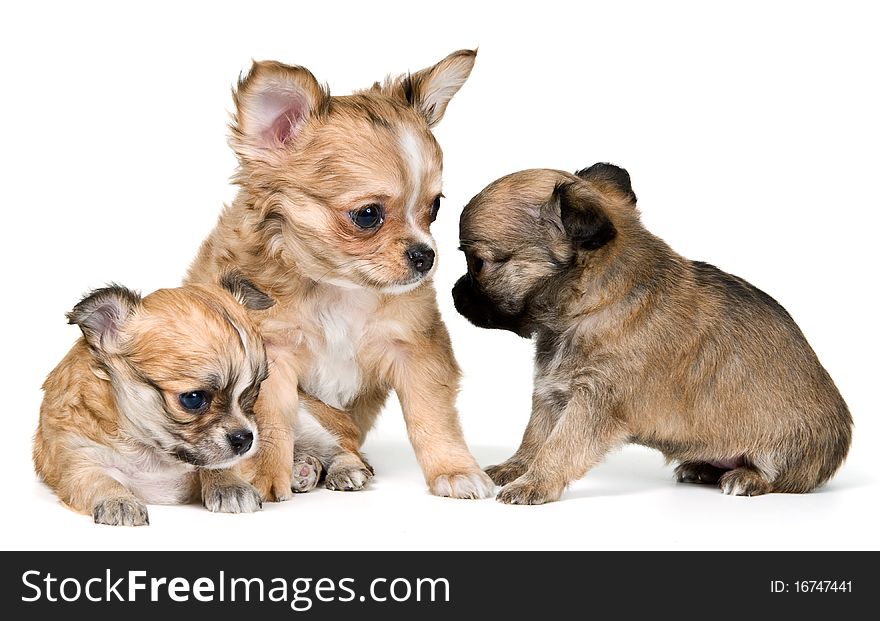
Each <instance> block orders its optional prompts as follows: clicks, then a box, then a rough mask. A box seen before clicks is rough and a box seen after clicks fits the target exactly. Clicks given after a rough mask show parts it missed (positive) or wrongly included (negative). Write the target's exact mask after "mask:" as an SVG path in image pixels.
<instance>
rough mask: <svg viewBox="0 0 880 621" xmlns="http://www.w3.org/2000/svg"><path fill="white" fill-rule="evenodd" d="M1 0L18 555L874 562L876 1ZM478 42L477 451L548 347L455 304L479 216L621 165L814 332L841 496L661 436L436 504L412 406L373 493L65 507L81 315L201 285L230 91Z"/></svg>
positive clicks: (8, 488)
mask: <svg viewBox="0 0 880 621" xmlns="http://www.w3.org/2000/svg"><path fill="white" fill-rule="evenodd" d="M487 4H488V3H482V2H473V1H471V2H464V3H459V2H450V1H446V2H442V3H432V4H430V5H429V4H422V3H412V2H410V3H400V4H399V5H390V4H384V3H379V2H359V3H351V4H346V3H341V2H333V3H327V2H312V3H300V2H278V3H264V2H246V3H242V2H234V3H224V2H212V3H205V4H204V5H203V6H198V7H196V6H190V5H189V3H181V2H173V3H161V2H151V3H149V5H146V4H145V5H143V6H142V7H141V8H134V7H133V6H130V5H129V3H122V4H120V3H107V4H106V5H88V6H86V5H84V4H83V3H64V4H61V3H59V4H45V3H41V2H28V3H24V2H20V3H5V4H4V5H3V8H2V9H0V11H2V15H0V49H2V59H3V61H2V62H3V76H2V82H0V95H2V96H0V111H2V122H3V127H2V134H0V135H2V143H0V145H2V146H0V158H2V162H0V164H2V165H0V176H2V179H0V181H2V184H0V191H2V194H0V200H2V222H3V224H2V244H0V252H2V262H3V266H4V267H3V283H2V296H3V298H2V305H0V313H2V326H3V330H4V332H3V348H2V362H0V364H2V375H0V377H2V382H3V385H2V394H3V396H4V398H5V399H6V404H5V406H4V408H3V409H4V412H3V414H4V422H5V424H6V429H4V433H3V437H4V442H3V447H2V448H3V450H2V453H0V459H2V466H3V470H2V471H3V473H4V475H5V481H4V488H3V498H4V501H3V506H2V511H0V516H2V521H3V530H2V533H3V540H2V544H3V547H6V548H49V549H52V548H107V549H119V548H132V549H141V548H143V549H181V548H183V549H205V548H217V549H228V548H239V547H241V548H244V549H262V548H268V549H307V548H341V549H360V548H366V549H376V548H391V549H423V548H426V549H427V548H430V549H435V548H436V549H483V548H490V549H496V548H500V549H504V548H516V549H521V548H537V549H541V548H563V549H581V548H588V549H591V548H593V549H606V548H607V549H618V548H635V549H641V548H649V549H650V548H659V549H827V548H830V549H836V548H856V549H877V548H878V541H880V539H878V530H877V528H876V525H877V519H878V510H877V509H878V500H877V499H878V481H877V476H876V475H875V471H876V467H877V460H876V454H877V452H878V449H880V443H878V421H877V399H876V394H877V382H878V379H877V371H878V368H877V355H876V352H877V349H878V346H880V343H878V338H877V328H876V321H877V293H876V289H877V275H876V268H877V265H878V261H877V259H878V251H877V226H878V223H880V219H878V215H877V214H878V210H880V204H878V199H877V183H876V180H877V175H878V164H880V156H878V145H880V126H878V125H880V122H878V118H880V115H878V110H880V97H878V73H877V71H878V64H877V61H878V58H880V45H878V37H877V32H878V26H880V23H878V19H877V14H876V13H875V12H874V9H873V8H872V7H871V5H870V4H869V3H863V4H856V3H852V4H851V3H847V2H835V3H833V5H832V4H827V5H825V6H820V5H814V4H812V3H807V2H792V3H768V2H738V3H735V4H728V5H726V7H723V8H722V7H721V6H718V5H715V4H714V3H704V2H693V3H616V2H615V3H611V2H607V1H603V2H599V3H586V2H578V3H574V2H564V3H555V2H550V1H548V0H542V1H540V2H532V3H528V4H523V5H517V4H515V3H511V2H505V3H498V4H497V5H488V6H487ZM477 45H479V56H478V59H477V63H476V67H475V69H474V72H473V74H472V75H471V78H470V80H469V81H468V82H467V84H465V86H464V87H463V89H462V90H461V92H460V93H459V94H458V95H457V96H456V97H455V99H454V100H453V102H452V103H451V105H450V107H449V109H448V113H447V115H446V118H445V119H444V120H443V121H442V123H441V124H440V126H439V127H438V129H437V131H436V135H437V137H438V140H439V141H440V144H441V146H442V147H443V149H444V152H445V177H444V193H445V194H446V196H447V199H446V201H445V204H444V206H443V208H442V210H441V212H440V217H439V219H438V221H437V223H436V224H435V229H434V231H435V234H436V237H437V239H438V244H439V248H440V254H441V262H440V267H439V272H438V273H437V277H436V283H437V290H438V295H439V301H440V306H441V308H442V310H443V314H444V318H445V319H446V321H447V324H448V326H449V329H450V331H451V334H452V340H453V343H454V346H455V350H456V354H457V357H458V360H459V362H460V363H461V365H462V367H463V369H464V382H463V385H462V391H461V396H460V398H459V406H460V410H461V418H462V423H463V425H464V428H465V432H466V436H467V439H468V441H469V443H470V445H471V447H472V449H473V451H474V453H475V455H476V456H477V458H478V459H479V460H480V462H481V463H482V464H484V465H489V464H492V463H497V462H498V461H500V460H503V459H504V458H506V457H508V456H509V455H510V454H511V453H512V452H513V450H514V449H515V448H516V446H517V444H518V441H519V438H520V436H521V433H522V430H523V428H524V426H525V423H526V421H527V419H528V415H529V400H530V397H529V395H530V389H531V355H532V348H531V345H530V344H529V343H528V342H527V341H524V340H521V339H518V338H517V337H515V336H513V335H511V334H508V333H501V332H490V331H482V330H478V329H476V328H474V327H472V326H470V325H469V324H468V323H467V322H466V321H465V320H464V319H462V318H461V317H459V316H458V315H457V314H456V313H455V312H454V310H453V307H452V300H451V296H450V294H449V290H450V288H451V286H452V284H453V282H454V281H455V279H456V278H457V276H458V275H459V273H461V272H462V271H463V270H464V261H463V259H462V257H461V256H459V254H458V253H457V252H456V251H455V248H456V246H457V227H458V215H459V211H460V208H461V206H462V205H463V204H464V203H466V202H467V200H468V199H469V198H470V197H471V196H472V195H473V194H475V193H476V192H477V191H479V190H480V189H481V188H482V187H483V186H484V185H486V184H487V183H489V182H490V181H492V180H493V179H495V178H496V177H498V176H500V175H502V174H506V173H509V172H512V171H514V170H518V169H522V168H529V167H554V168H562V169H567V170H574V169H576V168H581V167H584V166H587V165H590V164H592V163H594V162H596V161H611V162H615V163H617V164H620V165H622V166H624V167H626V168H627V169H628V170H629V172H630V173H631V175H632V178H633V185H634V188H635V191H636V193H637V194H638V197H639V205H640V207H641V209H642V212H643V218H644V221H645V223H646V225H647V226H648V227H649V228H650V229H651V230H652V231H654V232H655V233H657V234H658V235H660V236H661V237H663V238H664V239H666V240H667V241H668V242H669V243H670V244H671V245H672V246H673V247H674V248H676V249H677V250H678V251H679V252H681V253H682V254H684V255H685V256H688V257H691V258H696V259H701V260H705V261H709V262H711V263H714V264H716V265H718V266H719V267H721V268H722V269H725V270H727V271H730V272H733V273H735V274H738V275H740V276H742V277H744V278H746V279H747V280H749V281H751V282H752V283H754V284H755V285H757V286H759V287H760V288H762V289H764V290H766V291H767V292H769V293H770V294H771V295H773V296H774V297H776V298H777V299H778V300H779V301H780V302H781V303H782V304H783V305H784V306H785V307H786V308H787V309H788V310H789V311H790V312H791V314H792V315H793V316H794V318H795V320H796V321H798V323H799V324H800V326H801V328H802V329H803V331H804V333H805V334H806V335H807V338H808V339H809V341H810V343H811V344H812V346H813V347H814V349H815V350H816V352H817V353H818V355H819V358H820V359H821V360H822V362H823V363H824V364H825V366H826V368H827V369H828V370H829V372H830V373H831V375H832V377H833V378H834V379H835V381H836V382H837V384H838V386H839V388H840V390H841V392H842V393H843V395H844V397H845V398H846V400H847V402H848V403H849V406H850V408H851V410H852V412H853V416H854V418H855V421H856V429H855V441H854V445H853V449H852V453H851V456H850V458H849V460H848V461H847V463H846V464H845V466H844V467H843V469H842V470H841V471H840V473H839V474H838V476H837V477H836V478H835V479H833V480H832V482H831V483H830V484H828V485H827V486H826V487H824V488H823V489H821V490H820V491H818V492H816V493H813V494H809V495H802V496H794V495H789V496H783V495H770V496H765V497H760V498H751V499H750V498H730V497H726V496H723V495H722V494H721V493H720V492H719V491H718V490H717V489H715V488H712V487H697V486H686V485H677V484H675V483H674V482H673V480H672V470H671V467H669V466H666V465H664V463H663V460H662V458H661V457H660V455H659V454H658V453H655V452H652V451H649V450H647V449H641V448H636V447H629V448H625V449H623V450H621V451H618V452H617V453H615V454H613V455H611V456H609V458H608V459H607V460H606V462H605V463H604V464H603V465H601V466H600V467H598V468H596V469H595V470H594V471H593V472H591V473H589V474H588V475H587V476H586V477H585V478H584V479H582V480H581V481H579V482H577V483H575V484H573V485H572V486H571V488H570V490H569V491H568V492H567V493H566V494H565V496H564V497H563V500H562V501H561V502H557V503H554V504H551V505H547V506H543V507H509V506H503V505H500V504H498V503H496V502H495V501H494V500H485V501H478V502H477V501H455V500H446V499H439V498H433V497H430V496H429V495H427V493H426V491H425V486H424V484H423V482H422V480H421V475H420V472H419V470H418V468H417V465H416V463H415V460H414V458H413V456H412V451H411V449H410V447H409V445H408V444H407V442H406V440H405V435H404V429H403V424H402V420H401V416H400V412H399V408H398V406H397V404H396V403H393V402H392V403H390V404H389V407H388V408H387V410H388V411H387V412H386V413H385V414H384V415H383V417H382V418H381V422H380V424H379V425H378V427H377V428H376V430H375V431H374V432H373V433H372V434H371V435H370V437H369V439H368V441H367V445H366V449H365V450H366V453H367V454H368V456H369V458H370V460H371V461H372V463H373V465H374V466H375V467H376V471H377V476H376V478H375V480H374V482H373V484H372V485H371V487H370V489H369V490H368V491H365V492H362V493H348V494H346V493H339V492H329V491H326V490H323V489H321V490H318V491H315V492H313V493H310V494H307V495H303V496H297V497H295V498H294V499H293V500H292V501H290V502H287V503H284V504H281V505H269V506H267V507H266V508H265V510H264V511H263V512H261V513H258V514H254V515H246V516H227V515H213V514H210V513H208V512H207V511H205V510H203V509H202V508H201V507H198V506H186V507H151V508H150V517H151V520H152V525H151V526H149V527H148V528H137V529H113V528H109V527H98V526H95V525H93V524H92V523H91V520H90V519H89V518H87V517H84V516H80V515H77V514H74V513H72V512H70V511H68V510H67V509H65V508H63V507H62V506H61V505H60V504H59V503H58V502H57V500H56V499H55V497H54V496H53V495H52V494H51V493H50V492H49V491H48V490H47V489H46V488H45V487H44V486H43V485H42V484H40V483H38V481H37V480H36V477H35V476H34V474H33V469H32V466H31V463H30V439H31V435H32V433H33V431H34V429H35V426H36V422H37V411H38V407H39V402H40V399H41V392H40V384H41V382H42V380H43V378H44V377H45V375H46V374H47V373H48V372H49V371H50V370H51V369H52V367H53V366H54V365H55V364H56V363H57V362H58V360H60V358H61V357H62V355H63V354H64V353H65V351H66V350H67V349H68V348H69V347H70V345H71V344H72V343H73V341H74V340H75V339H76V338H77V336H78V331H77V330H76V329H75V328H74V327H70V326H67V325H66V324H65V321H64V316H63V314H64V312H65V311H67V310H68V309H70V308H71V307H72V306H73V304H74V303H76V302H77V301H78V300H79V298H80V296H81V294H82V293H83V292H85V291H86V290H88V289H89V288H91V287H95V286H100V285H101V284H103V283H105V282H107V281H111V280H112V281H118V282H121V283H123V284H126V285H128V286H131V287H134V288H139V289H141V290H143V291H144V292H149V291H152V290H153V289H156V288H159V287H163V286H174V285H176V284H177V283H178V282H179V281H180V279H181V277H182V276H183V274H184V272H185V270H186V268H187V266H188V263H189V261H190V260H191V259H192V257H193V256H194V255H195V252H196V249H197V247H198V245H199V243H200V242H201V240H202V239H203V238H204V237H205V236H206V235H207V233H208V232H209V231H210V229H211V228H212V226H213V224H214V222H215V219H216V217H217V214H218V213H219V211H220V209H221V206H222V204H223V203H224V202H228V201H230V200H231V199H232V197H233V195H234V191H235V190H234V188H233V187H232V186H230V185H229V184H228V177H229V175H230V174H231V173H232V171H233V169H234V167H235V160H234V158H233V156H232V153H231V151H230V150H229V149H228V148H227V146H226V143H225V140H226V125H225V124H226V122H227V113H228V111H229V108H230V105H231V98H230V86H231V85H232V83H233V82H234V80H235V79H236V78H237V76H238V74H239V71H241V70H243V69H246V68H247V66H248V64H249V62H250V59H251V58H256V59H278V60H282V61H284V62H288V63H292V64H302V65H305V66H307V67H308V68H309V69H311V70H312V71H313V72H314V73H315V75H316V76H317V77H318V79H319V80H321V81H327V82H328V83H329V84H330V87H331V89H332V91H333V92H334V93H337V94H344V93H348V92H350V91H351V90H352V89H355V88H360V87H366V86H368V85H369V84H371V83H372V82H373V81H374V80H376V79H381V78H383V77H384V76H385V75H386V74H387V73H399V72H403V71H405V70H408V69H411V70H416V69H420V68H422V67H424V66H427V65H429V64H432V63H434V62H436V61H437V60H439V59H440V58H442V57H443V56H445V55H446V54H447V53H449V52H451V51H453V50H455V49H458V48H462V47H474V46H477Z"/></svg>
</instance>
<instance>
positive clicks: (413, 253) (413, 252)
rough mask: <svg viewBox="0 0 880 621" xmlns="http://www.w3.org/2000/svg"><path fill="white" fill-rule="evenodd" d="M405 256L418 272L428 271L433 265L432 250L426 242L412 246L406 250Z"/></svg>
mask: <svg viewBox="0 0 880 621" xmlns="http://www.w3.org/2000/svg"><path fill="white" fill-rule="evenodd" d="M406 257H407V258H408V259H409V262H410V265H412V266H413V269H414V270H415V271H417V272H418V273H419V274H424V273H425V272H429V271H431V268H432V267H434V251H433V250H431V248H430V246H428V245H427V244H419V245H417V246H413V247H412V248H410V249H409V250H407V251H406Z"/></svg>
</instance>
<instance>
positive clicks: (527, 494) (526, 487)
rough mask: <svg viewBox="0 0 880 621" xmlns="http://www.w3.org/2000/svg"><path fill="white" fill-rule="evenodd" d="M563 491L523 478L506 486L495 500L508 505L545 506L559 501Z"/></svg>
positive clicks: (561, 488)
mask: <svg viewBox="0 0 880 621" xmlns="http://www.w3.org/2000/svg"><path fill="white" fill-rule="evenodd" d="M563 489H564V487H554V486H552V485H548V484H547V483H545V482H539V481H535V480H533V479H530V478H529V477H526V476H523V477H520V478H519V479H517V480H516V481H514V482H513V483H509V484H508V485H506V486H504V488H503V489H502V490H501V491H500V492H498V495H497V496H496V497H495V500H497V501H498V502H503V503H504V504H506V505H543V504H545V503H548V502H553V501H554V500H559V497H560V496H562V491H563Z"/></svg>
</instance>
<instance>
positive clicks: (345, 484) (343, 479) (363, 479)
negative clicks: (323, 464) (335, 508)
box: [324, 464, 373, 492]
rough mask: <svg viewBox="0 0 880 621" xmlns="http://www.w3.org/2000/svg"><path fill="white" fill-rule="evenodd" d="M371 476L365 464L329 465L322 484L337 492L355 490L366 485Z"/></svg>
mask: <svg viewBox="0 0 880 621" xmlns="http://www.w3.org/2000/svg"><path fill="white" fill-rule="evenodd" d="M372 478H373V471H372V469H371V468H369V467H367V465H366V464H361V465H359V466H338V467H334V466H330V469H329V470H328V471H327V480H326V481H324V486H325V487H326V488H327V489H330V490H333V491H337V492H357V491H360V490H362V489H364V487H366V485H367V482H368V481H369V480H370V479H372Z"/></svg>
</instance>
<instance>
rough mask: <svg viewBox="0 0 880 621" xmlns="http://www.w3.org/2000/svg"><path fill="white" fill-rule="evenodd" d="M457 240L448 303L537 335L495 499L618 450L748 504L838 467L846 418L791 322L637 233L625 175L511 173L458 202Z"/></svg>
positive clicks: (540, 492) (555, 480)
mask: <svg viewBox="0 0 880 621" xmlns="http://www.w3.org/2000/svg"><path fill="white" fill-rule="evenodd" d="M461 247H462V250H463V251H464V252H465V256H466V258H467V264H468V272H467V274H466V275H465V276H463V277H462V278H461V279H460V280H459V281H458V282H457V283H456V285H455V287H454V289H453V292H452V293H453V297H454V299H455V307H456V309H457V310H458V311H459V312H460V313H461V314H462V315H464V316H465V317H467V318H468V319H469V320H470V321H471V322H472V323H473V324H475V325H477V326H479V327H483V328H500V329H505V330H511V331H513V332H515V333H516V334H519V335H520V336H523V337H527V338H529V337H534V338H535V341H536V354H535V386H534V393H533V398H532V416H531V420H530V421H529V424H528V426H527V427H526V431H525V434H524V436H523V440H522V444H521V446H520V447H519V449H518V450H517V451H516V453H515V454H514V455H513V456H512V457H511V458H510V459H508V460H507V461H506V462H504V463H502V464H500V465H498V466H493V467H491V468H489V469H488V470H487V473H488V474H489V476H490V477H492V480H493V481H495V483H497V484H499V485H504V486H505V487H504V488H503V489H502V490H501V491H500V493H499V494H498V500H500V501H501V502H505V503H511V504H541V503H545V502H550V501H553V500H556V499H558V498H559V497H560V495H561V494H562V492H563V490H564V489H565V487H566V485H567V484H568V483H569V482H571V481H572V480H574V479H577V478H579V477H581V476H583V475H584V473H586V472H587V470H589V469H590V468H591V467H592V466H594V465H595V464H596V463H598V462H599V461H600V460H601V459H602V457H603V456H604V455H605V454H606V453H607V452H608V451H609V450H611V449H612V448H614V447H615V446H618V445H620V444H622V443H625V442H635V443H637V444H642V445H644V446H649V447H652V448H656V449H658V450H660V451H661V452H662V453H663V454H664V455H665V456H666V457H667V459H669V460H674V461H677V462H679V465H678V467H677V468H676V475H677V478H678V480H679V481H682V482H691V483H712V484H716V483H717V484H720V487H721V489H722V490H723V491H724V493H726V494H733V495H746V496H754V495H758V494H765V493H768V492H795V493H802V492H809V491H810V490H812V489H813V488H815V487H817V486H818V485H821V484H822V483H824V482H825V481H827V480H828V479H829V478H830V477H831V476H832V475H833V474H834V472H835V471H836V470H837V468H838V467H839V466H840V464H841V463H842V462H843V460H844V458H845V457H846V454H847V451H848V449H849V445H850V439H851V429H852V419H851V417H850V414H849V411H848V409H847V406H846V404H845V403H844V401H843V399H842V398H841V396H840V393H839V392H838V391H837V388H836V387H835V385H834V382H833V381H832V380H831V378H830V377H829V376H828V373H827V372H826V371H825V369H824V368H823V367H822V365H821V364H820V363H819V360H818V359H817V358H816V354H815V353H814V352H813V350H812V349H811V348H810V346H809V344H808V343H807V341H806V339H805V338H804V335H803V334H802V333H801V331H800V329H799V328H798V326H797V325H796V324H795V322H794V321H793V320H792V318H791V317H790V316H789V314H788V313H787V312H786V311H785V309H783V308H782V306H780V305H779V304H778V303H777V302H776V301H775V300H774V299H773V298H771V297H770V296H769V295H767V294H766V293H764V292H763V291H760V290H759V289H757V288H756V287H754V286H752V285H750V284H749V283H747V282H746V281H744V280H743V279H741V278H738V277H736V276H733V275H731V274H727V273H725V272H722V271H721V270H719V269H717V268H716V267H714V266H712V265H709V264H707V263H701V262H698V261H690V260H688V259H685V258H684V257H682V256H680V255H678V254H676V253H675V252H674V251H673V250H672V249H671V248H670V247H669V246H668V245H667V244H666V243H665V242H663V240H661V239H659V238H657V237H655V236H654V235H652V234H651V233H649V232H648V231H647V230H645V228H644V227H643V226H642V224H641V222H640V220H639V212H638V210H637V209H636V196H635V194H634V193H633V190H632V187H631V185H630V178H629V174H628V173H627V172H626V171H625V170H623V169H621V168H618V167H616V166H612V165H610V164H596V165H594V166H591V167H590V168H587V169H585V170H582V171H580V172H578V173H577V174H576V175H571V174H568V173H565V172H561V171H556V170H527V171H522V172H519V173H514V174H512V175H509V176H507V177H503V178H501V179H499V180H497V181H495V182H494V183H492V184H491V185H489V186H488V187H487V188H485V189H484V190H483V191H482V192H480V193H479V194H477V196H475V197H474V198H473V199H472V200H471V202H470V203H469V204H468V205H467V207H465V209H464V212H463V213H462V216H461Z"/></svg>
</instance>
